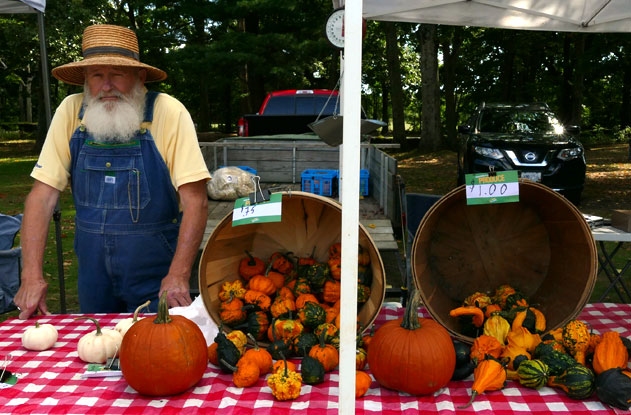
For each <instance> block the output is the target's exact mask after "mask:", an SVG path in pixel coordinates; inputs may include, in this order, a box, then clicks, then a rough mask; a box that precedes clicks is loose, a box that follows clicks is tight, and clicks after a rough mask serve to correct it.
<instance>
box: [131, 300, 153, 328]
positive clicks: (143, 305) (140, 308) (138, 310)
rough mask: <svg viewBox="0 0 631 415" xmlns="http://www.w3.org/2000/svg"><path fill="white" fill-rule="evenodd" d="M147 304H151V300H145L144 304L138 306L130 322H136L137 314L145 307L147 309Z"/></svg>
mask: <svg viewBox="0 0 631 415" xmlns="http://www.w3.org/2000/svg"><path fill="white" fill-rule="evenodd" d="M149 303H151V300H147V302H146V303H144V304H141V305H139V306H138V308H137V309H136V311H134V318H133V320H132V322H134V323H135V322H137V321H138V313H140V310H142V309H143V308H145V307H149Z"/></svg>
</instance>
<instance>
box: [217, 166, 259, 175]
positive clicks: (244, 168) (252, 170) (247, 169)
mask: <svg viewBox="0 0 631 415" xmlns="http://www.w3.org/2000/svg"><path fill="white" fill-rule="evenodd" d="M223 167H237V168H239V169H241V170H244V171H247V172H248V173H252V174H253V175H255V176H256V175H257V173H256V170H254V169H253V168H252V167H248V166H219V168H220V169H221V168H223Z"/></svg>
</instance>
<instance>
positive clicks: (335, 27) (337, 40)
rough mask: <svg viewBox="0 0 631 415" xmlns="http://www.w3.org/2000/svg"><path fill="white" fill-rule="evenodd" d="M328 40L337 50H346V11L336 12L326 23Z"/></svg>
mask: <svg viewBox="0 0 631 415" xmlns="http://www.w3.org/2000/svg"><path fill="white" fill-rule="evenodd" d="M325 30H326V38H327V39H328V40H329V42H331V44H332V45H333V46H335V47H336V48H339V49H342V48H344V9H338V10H335V11H334V12H333V13H331V15H330V16H329V18H328V19H327V21H326V27H325Z"/></svg>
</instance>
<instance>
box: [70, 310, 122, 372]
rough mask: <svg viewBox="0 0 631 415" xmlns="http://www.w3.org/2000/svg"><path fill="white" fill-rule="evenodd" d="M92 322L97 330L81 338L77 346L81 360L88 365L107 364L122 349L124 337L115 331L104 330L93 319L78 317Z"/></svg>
mask: <svg viewBox="0 0 631 415" xmlns="http://www.w3.org/2000/svg"><path fill="white" fill-rule="evenodd" d="M78 319H87V320H92V321H93V322H94V324H96V330H94V331H93V332H92V333H88V334H86V335H85V336H83V337H81V339H80V340H79V344H78V345H77V352H78V353H79V358H80V359H81V360H83V361H84V362H87V363H105V362H107V359H108V358H109V357H114V356H115V355H116V354H117V353H118V350H119V349H120V346H121V342H122V341H123V335H122V334H120V333H119V332H118V331H116V330H113V329H102V328H101V326H100V325H99V322H98V321H97V320H96V319H94V318H92V317H77V320H78Z"/></svg>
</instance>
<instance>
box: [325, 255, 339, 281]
mask: <svg viewBox="0 0 631 415" xmlns="http://www.w3.org/2000/svg"><path fill="white" fill-rule="evenodd" d="M327 264H328V265H329V270H331V276H332V277H333V278H335V279H336V280H338V281H339V280H341V279H342V260H341V259H340V258H333V259H329V260H328V261H327Z"/></svg>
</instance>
